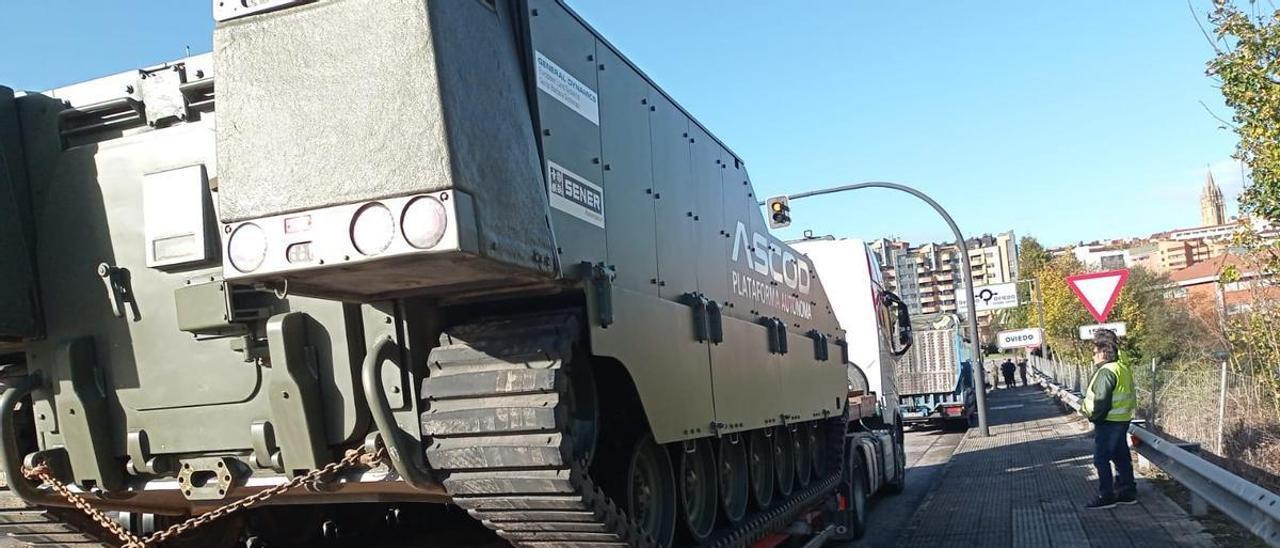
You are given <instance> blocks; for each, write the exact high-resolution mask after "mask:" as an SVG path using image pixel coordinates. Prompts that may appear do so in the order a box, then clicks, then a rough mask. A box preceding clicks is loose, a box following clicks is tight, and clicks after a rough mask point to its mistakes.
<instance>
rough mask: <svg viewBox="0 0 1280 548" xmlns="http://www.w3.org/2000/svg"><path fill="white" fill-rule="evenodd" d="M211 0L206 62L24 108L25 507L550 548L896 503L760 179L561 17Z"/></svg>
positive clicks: (285, 539) (0, 402)
mask: <svg viewBox="0 0 1280 548" xmlns="http://www.w3.org/2000/svg"><path fill="white" fill-rule="evenodd" d="M213 14H214V17H215V19H216V20H217V26H216V30H215V33H214V51H213V52H212V53H211V54H207V55H199V56H195V57H188V58H185V59H180V60H177V61H174V62H171V63H166V64H163V65H160V66H154V67H148V68H145V69H141V70H138V71H133V72H128V73H123V74H117V75H114V76H109V77H106V78H101V79H97V80H93V81H89V82H85V83H82V84H76V85H71V86H67V87H65V88H59V89H54V90H49V91H45V92H25V93H17V94H14V93H9V92H6V93H5V94H4V95H3V96H0V151H2V152H3V153H2V154H0V242H3V246H2V247H0V254H3V256H2V257H0V259H2V260H0V281H2V282H3V283H0V299H3V301H2V302H3V306H0V352H3V353H5V359H4V361H3V363H7V364H8V367H7V368H6V369H5V372H6V378H5V382H6V385H7V388H6V390H5V391H4V393H3V397H0V411H2V412H0V419H2V420H0V437H2V438H3V445H2V446H0V466H2V467H3V470H4V472H5V474H6V476H7V479H8V482H9V485H10V487H11V489H12V492H13V494H15V495H17V496H19V497H21V498H22V499H23V500H24V501H25V503H26V504H31V505H38V506H40V507H45V508H55V509H56V508H64V509H66V510H51V512H52V515H54V516H65V515H69V514H76V513H79V512H81V511H82V510H83V509H84V508H90V509H91V512H90V514H91V515H93V514H95V513H105V514H104V515H108V516H112V517H114V518H115V519H116V520H117V521H118V522H120V523H124V524H126V526H124V527H120V526H118V527H117V528H116V529H114V530H111V531H109V533H110V534H111V535H113V536H114V537H119V538H120V542H124V543H137V542H138V541H145V542H153V541H157V540H166V539H171V538H175V537H176V536H177V535H179V534H185V535H198V534H199V533H201V531H205V532H206V533H205V534H206V535H207V537H201V538H204V539H205V540H202V541H201V542H206V541H207V542H208V543H209V544H218V543H219V542H225V541H226V539H232V540H235V539H241V540H244V539H249V540H251V541H253V542H256V543H258V544H264V545H295V544H308V543H311V542H312V541H313V540H316V539H313V538H312V531H313V530H314V531H315V532H316V533H317V534H319V533H324V534H326V535H328V536H334V535H333V532H334V526H332V524H333V523H334V522H335V520H337V519H338V518H335V517H334V516H341V515H347V514H345V512H348V511H354V509H358V508H368V507H374V508H379V509H382V510H386V511H387V512H389V514H388V515H389V516H391V515H393V514H394V511H396V509H397V508H398V507H397V505H400V504H411V503H452V504H454V505H456V506H457V507H460V508H462V509H465V510H466V511H467V512H468V513H469V515H470V516H471V517H472V518H474V519H475V520H479V521H480V522H481V523H483V524H484V525H485V526H486V527H488V528H490V529H492V530H493V531H495V532H496V533H497V534H498V535H499V536H500V537H501V538H503V539H505V540H507V541H509V542H511V543H513V544H516V545H522V546H574V545H592V546H596V545H634V546H672V545H715V546H728V545H745V544H747V543H749V542H751V541H752V540H753V539H756V538H758V537H760V536H762V535H765V534H767V533H769V532H770V531H774V530H777V529H778V528H780V527H783V526H786V525H787V524H788V523H790V522H791V520H793V519H794V518H795V516H797V515H799V514H800V513H801V512H802V511H807V510H809V509H812V508H814V507H815V505H821V504H823V503H827V502H834V501H835V500H836V495H837V493H838V492H841V490H842V489H843V490H845V491H843V492H846V493H847V492H849V491H848V490H849V489H855V490H856V488H857V486H858V485H859V483H858V480H857V478H856V477H854V476H856V475H861V476H862V480H861V481H862V483H861V486H862V487H861V488H862V489H863V492H865V491H867V482H868V481H871V482H872V485H878V483H880V482H881V480H883V481H884V482H891V483H896V484H898V485H900V484H901V479H902V471H903V469H904V465H903V457H902V451H901V443H900V442H901V427H900V423H899V422H898V421H897V416H896V413H894V412H893V410H892V408H891V407H882V408H880V409H878V410H872V412H864V410H863V409H862V408H861V407H860V408H859V414H858V416H857V418H858V419H859V420H857V421H855V422H853V423H851V422H849V418H848V417H849V416H850V415H849V409H848V407H849V406H848V393H849V390H848V388H849V376H848V374H847V364H848V362H849V359H848V354H849V351H850V348H849V342H848V340H849V339H848V338H847V336H846V334H845V331H844V330H843V329H842V328H841V325H840V323H839V322H838V320H837V318H836V316H835V314H834V312H833V308H832V305H831V302H830V301H829V299H828V297H827V293H826V290H825V289H824V284H823V282H824V278H821V277H820V276H819V272H818V271H817V270H816V269H815V268H814V266H813V264H812V262H811V261H810V260H809V259H807V258H806V257H804V256H803V255H801V254H799V253H797V252H795V251H794V250H793V249H792V248H791V247H790V246H788V245H786V244H784V243H782V242H781V241H779V240H778V239H776V238H774V237H773V236H771V235H770V234H769V232H768V230H767V228H766V225H765V222H764V219H763V216H762V214H761V212H760V209H759V206H758V197H757V196H756V195H755V194H754V191H753V189H752V185H751V181H750V178H749V177H748V175H747V170H746V167H745V164H744V162H743V160H742V159H741V158H739V157H738V156H737V155H736V154H734V153H733V152H732V151H731V150H729V149H728V148H727V147H725V146H724V145H723V144H722V143H721V142H720V141H718V140H717V139H716V138H715V137H713V136H712V135H711V133H710V132H709V131H707V130H706V129H705V128H704V127H703V126H702V125H700V124H699V123H698V122H697V121H696V120H694V119H693V118H692V117H691V116H690V115H689V114H688V113H687V112H686V111H684V110H683V109H682V108H681V107H680V106H679V105H678V104H677V103H676V102H675V101H674V100H673V99H671V98H670V97H669V96H667V95H666V94H665V93H664V92H663V91H662V90H661V89H660V88H658V87H657V86H656V85H655V84H654V83H653V82H652V81H650V80H649V79H648V78H647V77H646V76H645V75H644V74H643V73H642V72H640V71H639V70H638V69H637V68H636V67H635V66H634V65H632V64H631V63H630V62H629V61H628V60H627V59H626V58H625V57H623V56H622V55H621V54H620V53H619V52H618V51H617V50H616V49H615V48H613V47H612V46H611V45H610V44H609V43H608V42H606V41H605V40H604V39H603V38H601V37H600V36H599V35H598V34H597V33H596V32H595V31H593V30H592V29H591V28H590V27H589V26H588V25H586V24H585V23H584V22H583V21H582V20H581V19H580V18H579V17H578V16H577V15H575V14H574V13H573V12H572V11H571V10H569V9H568V8H567V7H566V6H564V5H563V4H562V3H560V2H558V1H556V0H448V1H443V0H430V1H428V0H314V1H303V0H259V1H256V2H230V1H226V2H224V1H221V0H215V1H214V2H213ZM880 304H885V303H880ZM885 306H888V305H887V304H885ZM889 329H890V330H892V329H895V327H893V326H890V327H889ZM889 335H892V334H891V333H890V334H888V335H886V336H889ZM900 335H901V336H905V335H906V334H905V333H903V334H900ZM902 340H904V341H905V340H906V339H902ZM868 463H870V464H874V468H875V469H876V470H880V471H881V472H876V473H874V475H869V474H871V473H870V472H867V471H865V469H866V467H867V466H869V464H868ZM855 465H856V466H855ZM859 466H861V467H862V468H858V467H859ZM851 470H855V471H856V470H862V471H861V472H857V473H856V474H855V472H852V471H851ZM228 505H231V506H230V508H228ZM245 506H253V507H254V509H253V510H252V511H250V512H247V513H246V512H241V514H247V517H243V519H233V518H225V517H222V516H224V515H225V514H227V513H229V512H228V511H235V510H241V509H242V508H243V507H245ZM74 507H79V508H78V509H75V508H74ZM210 511H215V513H214V514H212V516H213V517H215V518H221V519H218V520H211V519H208V518H205V519H200V520H198V521H196V522H185V523H184V522H182V519H183V517H184V516H191V515H201V514H204V513H206V512H210ZM847 518H848V516H845V517H841V516H840V515H836V516H835V518H834V519H832V520H831V523H841V522H840V520H841V519H846V520H847ZM101 521H106V520H105V519H104V520H101ZM169 524H175V525H173V526H172V527H170V528H168V529H166V528H165V526H166V525H169ZM312 524H315V525H316V526H315V527H311V525H312ZM321 524H323V526H322V525H321ZM833 526H834V525H833ZM6 527H8V526H7V525H5V524H3V523H0V532H9V533H13V534H19V535H28V536H27V537H26V538H27V539H28V540H34V541H40V540H42V539H43V540H49V539H48V538H44V537H39V536H38V535H37V536H36V537H31V536H30V535H31V532H30V531H25V530H21V529H13V528H8V529H6ZM840 527H842V529H841V532H846V531H847V530H848V529H849V528H848V527H847V526H840ZM192 529H196V531H195V532H194V533H192V532H190V531H191V530H192ZM153 531H156V532H155V533H154V534H153V536H151V537H149V538H147V539H140V538H139V537H142V536H144V535H147V534H150V533H152V532H153ZM209 531H213V532H212V533H209ZM178 538H179V539H180V540H183V539H185V543H186V544H188V545H194V544H197V540H196V538H197V537H193V536H186V537H178ZM208 539H218V540H217V541H216V542H215V541H214V540H208Z"/></svg>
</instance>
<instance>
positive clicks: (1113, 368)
mask: <svg viewBox="0 0 1280 548" xmlns="http://www.w3.org/2000/svg"><path fill="white" fill-rule="evenodd" d="M1103 369H1106V370H1107V371H1110V372H1111V373H1112V374H1114V375H1115V376H1116V387H1115V389H1114V390H1112V391H1111V410H1110V411H1108V412H1107V417H1106V420H1107V421H1108V422H1129V421H1131V420H1133V410H1134V407H1136V406H1137V404H1138V398H1137V396H1135V395H1134V393H1133V371H1130V370H1129V366H1127V365H1121V364H1119V363H1116V362H1111V363H1105V364H1102V366H1101V367H1099V368H1098V371H1097V372H1096V373H1094V374H1093V379H1090V380H1089V388H1088V389H1087V390H1086V391H1085V393H1084V405H1083V406H1081V411H1082V412H1084V415H1085V416H1086V417H1087V416H1091V415H1093V406H1094V402H1095V399H1096V397H1095V396H1094V394H1093V383H1094V381H1097V380H1098V374H1099V373H1102V370H1103Z"/></svg>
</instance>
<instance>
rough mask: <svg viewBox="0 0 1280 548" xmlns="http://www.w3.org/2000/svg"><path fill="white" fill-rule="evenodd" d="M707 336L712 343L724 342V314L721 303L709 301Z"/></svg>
mask: <svg viewBox="0 0 1280 548" xmlns="http://www.w3.org/2000/svg"><path fill="white" fill-rule="evenodd" d="M707 338H708V339H710V340H711V343H712V344H720V343H722V342H724V316H723V315H722V314H721V307H720V303H718V302H715V301H707Z"/></svg>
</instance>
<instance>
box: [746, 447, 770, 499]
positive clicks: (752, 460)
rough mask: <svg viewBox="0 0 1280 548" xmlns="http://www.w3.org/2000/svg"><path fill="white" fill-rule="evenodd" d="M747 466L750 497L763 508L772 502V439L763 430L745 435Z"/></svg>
mask: <svg viewBox="0 0 1280 548" xmlns="http://www.w3.org/2000/svg"><path fill="white" fill-rule="evenodd" d="M747 460H748V463H747V467H748V470H747V471H748V472H749V475H750V476H751V499H752V500H754V501H755V503H756V507H757V508H759V509H761V510H764V509H767V508H769V506H771V505H772V504H773V484H774V473H773V440H772V439H771V438H770V437H769V436H766V435H765V431H764V430H756V431H753V432H751V434H750V435H748V436H747Z"/></svg>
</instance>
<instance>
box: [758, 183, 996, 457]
mask: <svg viewBox="0 0 1280 548" xmlns="http://www.w3.org/2000/svg"><path fill="white" fill-rule="evenodd" d="M864 188H887V189H890V190H897V191H900V192H906V193H907V194H910V195H912V196H915V197H916V198H919V199H920V200H922V201H924V202H925V203H927V204H929V206H931V207H933V210H934V211H937V212H938V215H941V216H942V219H943V220H945V221H946V222H947V226H949V227H951V233H952V234H954V235H955V237H956V245H957V247H959V248H960V259H961V261H962V263H963V265H964V277H965V284H964V291H965V295H966V296H967V297H968V303H966V304H967V308H968V312H969V331H970V336H969V341H970V344H971V345H972V351H973V361H974V362H976V363H975V364H974V365H973V368H972V370H971V371H970V376H971V377H973V385H974V386H973V389H974V390H973V391H974V394H975V395H977V399H978V402H977V403H978V432H979V434H980V435H982V436H984V437H985V436H990V435H991V431H990V430H989V429H988V427H987V390H986V373H984V372H983V368H982V342H981V339H980V338H979V336H978V310H977V301H976V300H975V299H974V298H973V265H971V264H970V261H969V246H968V244H966V243H965V241H964V234H963V233H961V232H960V227H958V226H956V222H955V220H954V219H952V218H951V215H950V214H949V213H947V210H945V209H943V208H942V206H941V205H939V204H938V202H936V201H934V200H933V198H930V197H929V196H928V195H927V194H925V193H923V192H920V191H919V190H916V189H914V188H911V187H909V186H907V185H900V184H898V183H888V182H882V181H873V182H867V183H857V184H852V185H843V186H837V187H831V188H824V189H819V190H810V191H808V192H800V193H796V194H788V195H787V196H786V198H787V199H788V200H799V199H801V198H809V197H812V196H822V195H824V194H835V193H837V192H845V191H849V190H861V189H864ZM760 205H765V202H761V203H760ZM788 209H790V208H789V207H788Z"/></svg>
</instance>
